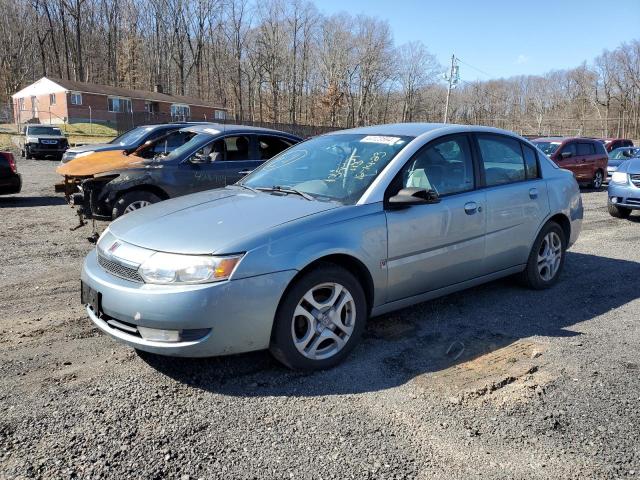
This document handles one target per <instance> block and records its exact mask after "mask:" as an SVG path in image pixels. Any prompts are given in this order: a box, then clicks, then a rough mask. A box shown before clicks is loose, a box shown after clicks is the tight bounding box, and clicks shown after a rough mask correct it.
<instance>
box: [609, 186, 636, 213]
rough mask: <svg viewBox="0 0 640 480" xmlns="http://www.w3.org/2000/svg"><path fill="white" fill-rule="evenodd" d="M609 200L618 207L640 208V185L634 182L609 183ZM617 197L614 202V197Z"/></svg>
mask: <svg viewBox="0 0 640 480" xmlns="http://www.w3.org/2000/svg"><path fill="white" fill-rule="evenodd" d="M607 195H608V201H609V202H611V203H613V204H615V205H616V206H618V207H623V208H630V209H632V210H640V187H636V186H635V185H633V184H618V183H609V188H608V189H607ZM614 197H615V199H616V201H615V202H612V201H611V200H612V198H614Z"/></svg>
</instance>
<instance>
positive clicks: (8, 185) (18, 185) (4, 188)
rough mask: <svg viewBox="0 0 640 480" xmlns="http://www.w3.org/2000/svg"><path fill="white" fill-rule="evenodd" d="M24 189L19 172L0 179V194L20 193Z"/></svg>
mask: <svg viewBox="0 0 640 480" xmlns="http://www.w3.org/2000/svg"><path fill="white" fill-rule="evenodd" d="M20 190H22V177H21V176H20V174H19V173H16V174H14V175H11V176H9V177H6V178H2V179H0V195H11V194H13V193H20Z"/></svg>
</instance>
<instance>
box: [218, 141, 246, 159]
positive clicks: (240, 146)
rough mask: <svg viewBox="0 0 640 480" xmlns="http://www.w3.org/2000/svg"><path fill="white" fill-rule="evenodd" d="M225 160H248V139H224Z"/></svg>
mask: <svg viewBox="0 0 640 480" xmlns="http://www.w3.org/2000/svg"><path fill="white" fill-rule="evenodd" d="M224 144H225V149H226V153H227V156H226V160H249V145H251V143H250V140H249V137H247V136H245V135H239V136H234V137H226V138H225V139H224Z"/></svg>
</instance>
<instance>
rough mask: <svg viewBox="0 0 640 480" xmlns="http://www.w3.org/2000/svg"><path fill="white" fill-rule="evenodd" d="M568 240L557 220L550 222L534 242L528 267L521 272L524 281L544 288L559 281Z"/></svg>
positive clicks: (526, 283)
mask: <svg viewBox="0 0 640 480" xmlns="http://www.w3.org/2000/svg"><path fill="white" fill-rule="evenodd" d="M566 248H567V241H566V239H565V235H564V231H563V230H562V228H560V225H558V224H557V223H555V222H548V223H547V224H546V225H545V226H544V227H543V228H542V230H541V231H540V233H539V234H538V236H537V237H536V240H535V242H533V247H532V248H531V253H529V259H528V261H527V267H526V268H525V270H524V271H523V272H522V273H521V274H520V280H521V281H522V283H523V284H524V285H526V286H528V287H530V288H533V289H536V290H542V289H545V288H549V287H551V286H552V285H553V284H555V283H556V282H557V281H558V278H559V277H560V272H561V271H562V267H563V266H564V257H565V250H566Z"/></svg>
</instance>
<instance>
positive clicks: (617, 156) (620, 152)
mask: <svg viewBox="0 0 640 480" xmlns="http://www.w3.org/2000/svg"><path fill="white" fill-rule="evenodd" d="M639 151H640V149H636V148H628V147H622V148H616V149H614V150H612V151H611V152H609V158H610V159H611V160H626V159H627V158H632V157H635V156H637V155H638V152H639ZM625 154H626V155H625Z"/></svg>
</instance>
